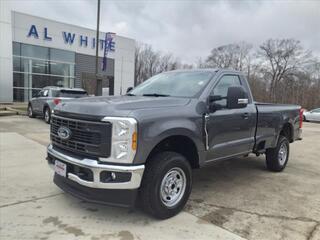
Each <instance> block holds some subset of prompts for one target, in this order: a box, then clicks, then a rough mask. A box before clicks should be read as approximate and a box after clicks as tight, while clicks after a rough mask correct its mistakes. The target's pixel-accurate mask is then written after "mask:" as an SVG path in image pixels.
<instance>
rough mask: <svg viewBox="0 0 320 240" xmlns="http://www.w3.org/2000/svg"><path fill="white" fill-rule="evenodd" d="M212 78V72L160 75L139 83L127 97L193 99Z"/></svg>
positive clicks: (167, 73)
mask: <svg viewBox="0 0 320 240" xmlns="http://www.w3.org/2000/svg"><path fill="white" fill-rule="evenodd" d="M212 76H213V73H212V72H205V71H195V72H166V73H161V74H158V75H156V76H153V77H152V78H150V79H148V80H146V81H145V82H143V83H141V84H140V85H138V86H137V87H136V88H134V89H133V90H131V91H130V92H129V93H128V95H138V96H155V97H162V96H163V97H166V96H173V97H195V96H197V95H198V94H199V93H200V92H201V90H202V89H203V88H204V87H205V86H206V85H207V83H208V82H209V80H210V79H211V77H212Z"/></svg>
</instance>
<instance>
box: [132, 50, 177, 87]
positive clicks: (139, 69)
mask: <svg viewBox="0 0 320 240" xmlns="http://www.w3.org/2000/svg"><path fill="white" fill-rule="evenodd" d="M180 67H183V66H182V65H181V63H180V61H179V60H177V59H176V58H174V57H173V55H172V54H170V53H169V54H163V53H161V52H159V51H155V50H153V48H152V46H150V45H147V44H137V46H136V52H135V82H136V84H139V83H141V82H143V81H145V80H147V79H148V78H150V77H152V76H153V75H155V74H158V73H161V72H164V71H170V70H174V69H177V68H180Z"/></svg>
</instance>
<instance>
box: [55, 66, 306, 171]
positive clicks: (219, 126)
mask: <svg viewBox="0 0 320 240" xmlns="http://www.w3.org/2000/svg"><path fill="white" fill-rule="evenodd" d="M190 71H192V70H190ZM198 71H199V70H198ZM201 71H212V72H214V73H215V75H214V76H213V78H212V79H211V81H210V83H209V84H208V85H207V86H206V88H205V89H204V90H203V92H202V93H201V94H200V97H199V98H175V97H140V96H118V97H96V98H86V99H80V100H77V101H70V102H66V103H65V104H64V105H61V104H60V105H58V107H57V108H56V110H58V111H60V112H61V113H62V114H63V112H66V113H73V114H84V115H94V116H100V117H101V118H102V117H103V116H118V117H125V116H129V117H133V118H135V119H136V120H137V121H138V149H137V153H136V156H135V159H134V163H133V164H142V163H145V161H146V159H147V157H148V155H149V154H150V152H151V151H152V149H153V148H154V147H155V146H156V145H157V144H158V143H159V142H161V141H162V140H164V139H166V138H167V137H170V136H176V135H179V136H185V137H188V138H189V139H191V140H192V141H193V143H194V144H195V146H196V148H197V151H198V154H199V165H200V166H203V165H205V164H206V163H209V162H212V161H214V160H218V159H226V158H230V157H233V156H237V155H244V154H246V153H249V152H255V148H254V146H257V145H258V144H259V143H260V142H261V141H266V144H265V148H268V147H274V146H275V143H276V141H277V139H278V136H279V133H280V131H281V129H282V127H283V126H284V124H285V123H288V124H290V127H291V128H292V130H293V132H294V134H293V135H294V137H293V140H295V139H296V138H298V137H299V136H298V135H299V131H300V130H299V108H300V107H299V106H294V105H273V104H269V105H266V104H265V105H262V104H256V103H254V102H253V99H252V94H251V91H250V88H249V86H248V83H247V81H246V79H245V78H244V76H243V75H242V73H240V72H236V71H227V70H212V69H211V70H208V69H206V70H201ZM224 74H237V75H240V76H241V80H242V85H243V87H244V88H245V89H246V90H247V91H248V95H249V104H248V105H247V107H245V108H242V109H224V110H218V111H216V112H214V113H210V112H209V110H208V104H207V99H208V96H209V93H210V92H211V90H212V88H214V86H215V85H216V83H217V81H218V80H219V79H220V77H222V76H223V75H224ZM245 113H246V114H247V116H248V117H246V118H244V117H243V114H245ZM205 114H208V115H209V120H208V122H207V123H208V125H207V129H208V136H209V149H208V150H206V148H205V141H204V139H205V137H204V116H205ZM256 126H257V127H258V128H257V129H256ZM255 133H256V135H255Z"/></svg>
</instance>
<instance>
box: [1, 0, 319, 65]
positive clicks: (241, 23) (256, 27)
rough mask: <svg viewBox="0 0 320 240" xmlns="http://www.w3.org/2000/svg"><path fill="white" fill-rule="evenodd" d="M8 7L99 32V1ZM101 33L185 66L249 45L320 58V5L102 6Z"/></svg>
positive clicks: (23, 0)
mask: <svg viewBox="0 0 320 240" xmlns="http://www.w3.org/2000/svg"><path fill="white" fill-rule="evenodd" d="M1 1H2V0H1ZM7 1H9V0H7ZM10 2H11V3H10V4H12V8H13V9H15V10H17V11H21V12H25V13H29V14H33V15H36V16H41V17H46V18H49V19H54V20H57V21H62V22H66V23H71V24H76V25H79V26H84V27H89V28H95V27H96V7H97V1H95V0H83V1H81V0H47V1H46V0H38V1H36V0H14V1H10ZM101 31H104V32H109V31H110V32H115V33H117V34H118V35H122V36H126V37H130V38H133V39H135V40H136V41H139V42H144V43H148V44H151V45H152V46H153V47H154V48H155V49H157V50H161V51H163V52H170V53H173V54H174V55H175V56H177V57H179V58H180V60H181V61H183V62H186V63H193V62H195V61H197V59H199V58H200V57H202V58H206V56H207V55H208V54H209V52H210V50H211V49H212V48H214V47H217V46H220V45H224V44H229V43H234V42H239V41H247V42H249V43H252V44H253V45H254V46H256V47H257V46H259V44H261V43H262V42H263V41H264V40H266V39H268V38H295V39H298V40H300V41H301V42H302V44H303V45H304V46H305V47H306V48H308V49H310V50H312V51H313V52H314V53H315V54H316V55H318V56H319V55H320V0H309V1H308V0H305V1H299V0H291V1H285V0H278V1H271V0H269V1H262V0H256V1H253V0H252V1H240V0H239V1H227V0H225V1H218V0H212V1H182V0H180V1H172V0H171V1H169V0H162V1H155V0H153V1H119V0H118V1H108V0H102V1H101Z"/></svg>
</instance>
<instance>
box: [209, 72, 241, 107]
mask: <svg viewBox="0 0 320 240" xmlns="http://www.w3.org/2000/svg"><path fill="white" fill-rule="evenodd" d="M235 86H241V82H240V79H239V76H237V75H225V76H223V77H222V78H220V80H219V83H218V84H217V85H216V86H215V88H214V89H213V91H212V92H211V95H220V96H221V97H226V96H227V93H228V88H229V87H235ZM216 103H217V104H220V105H221V106H222V107H226V106H227V100H226V99H222V100H220V101H216Z"/></svg>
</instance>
